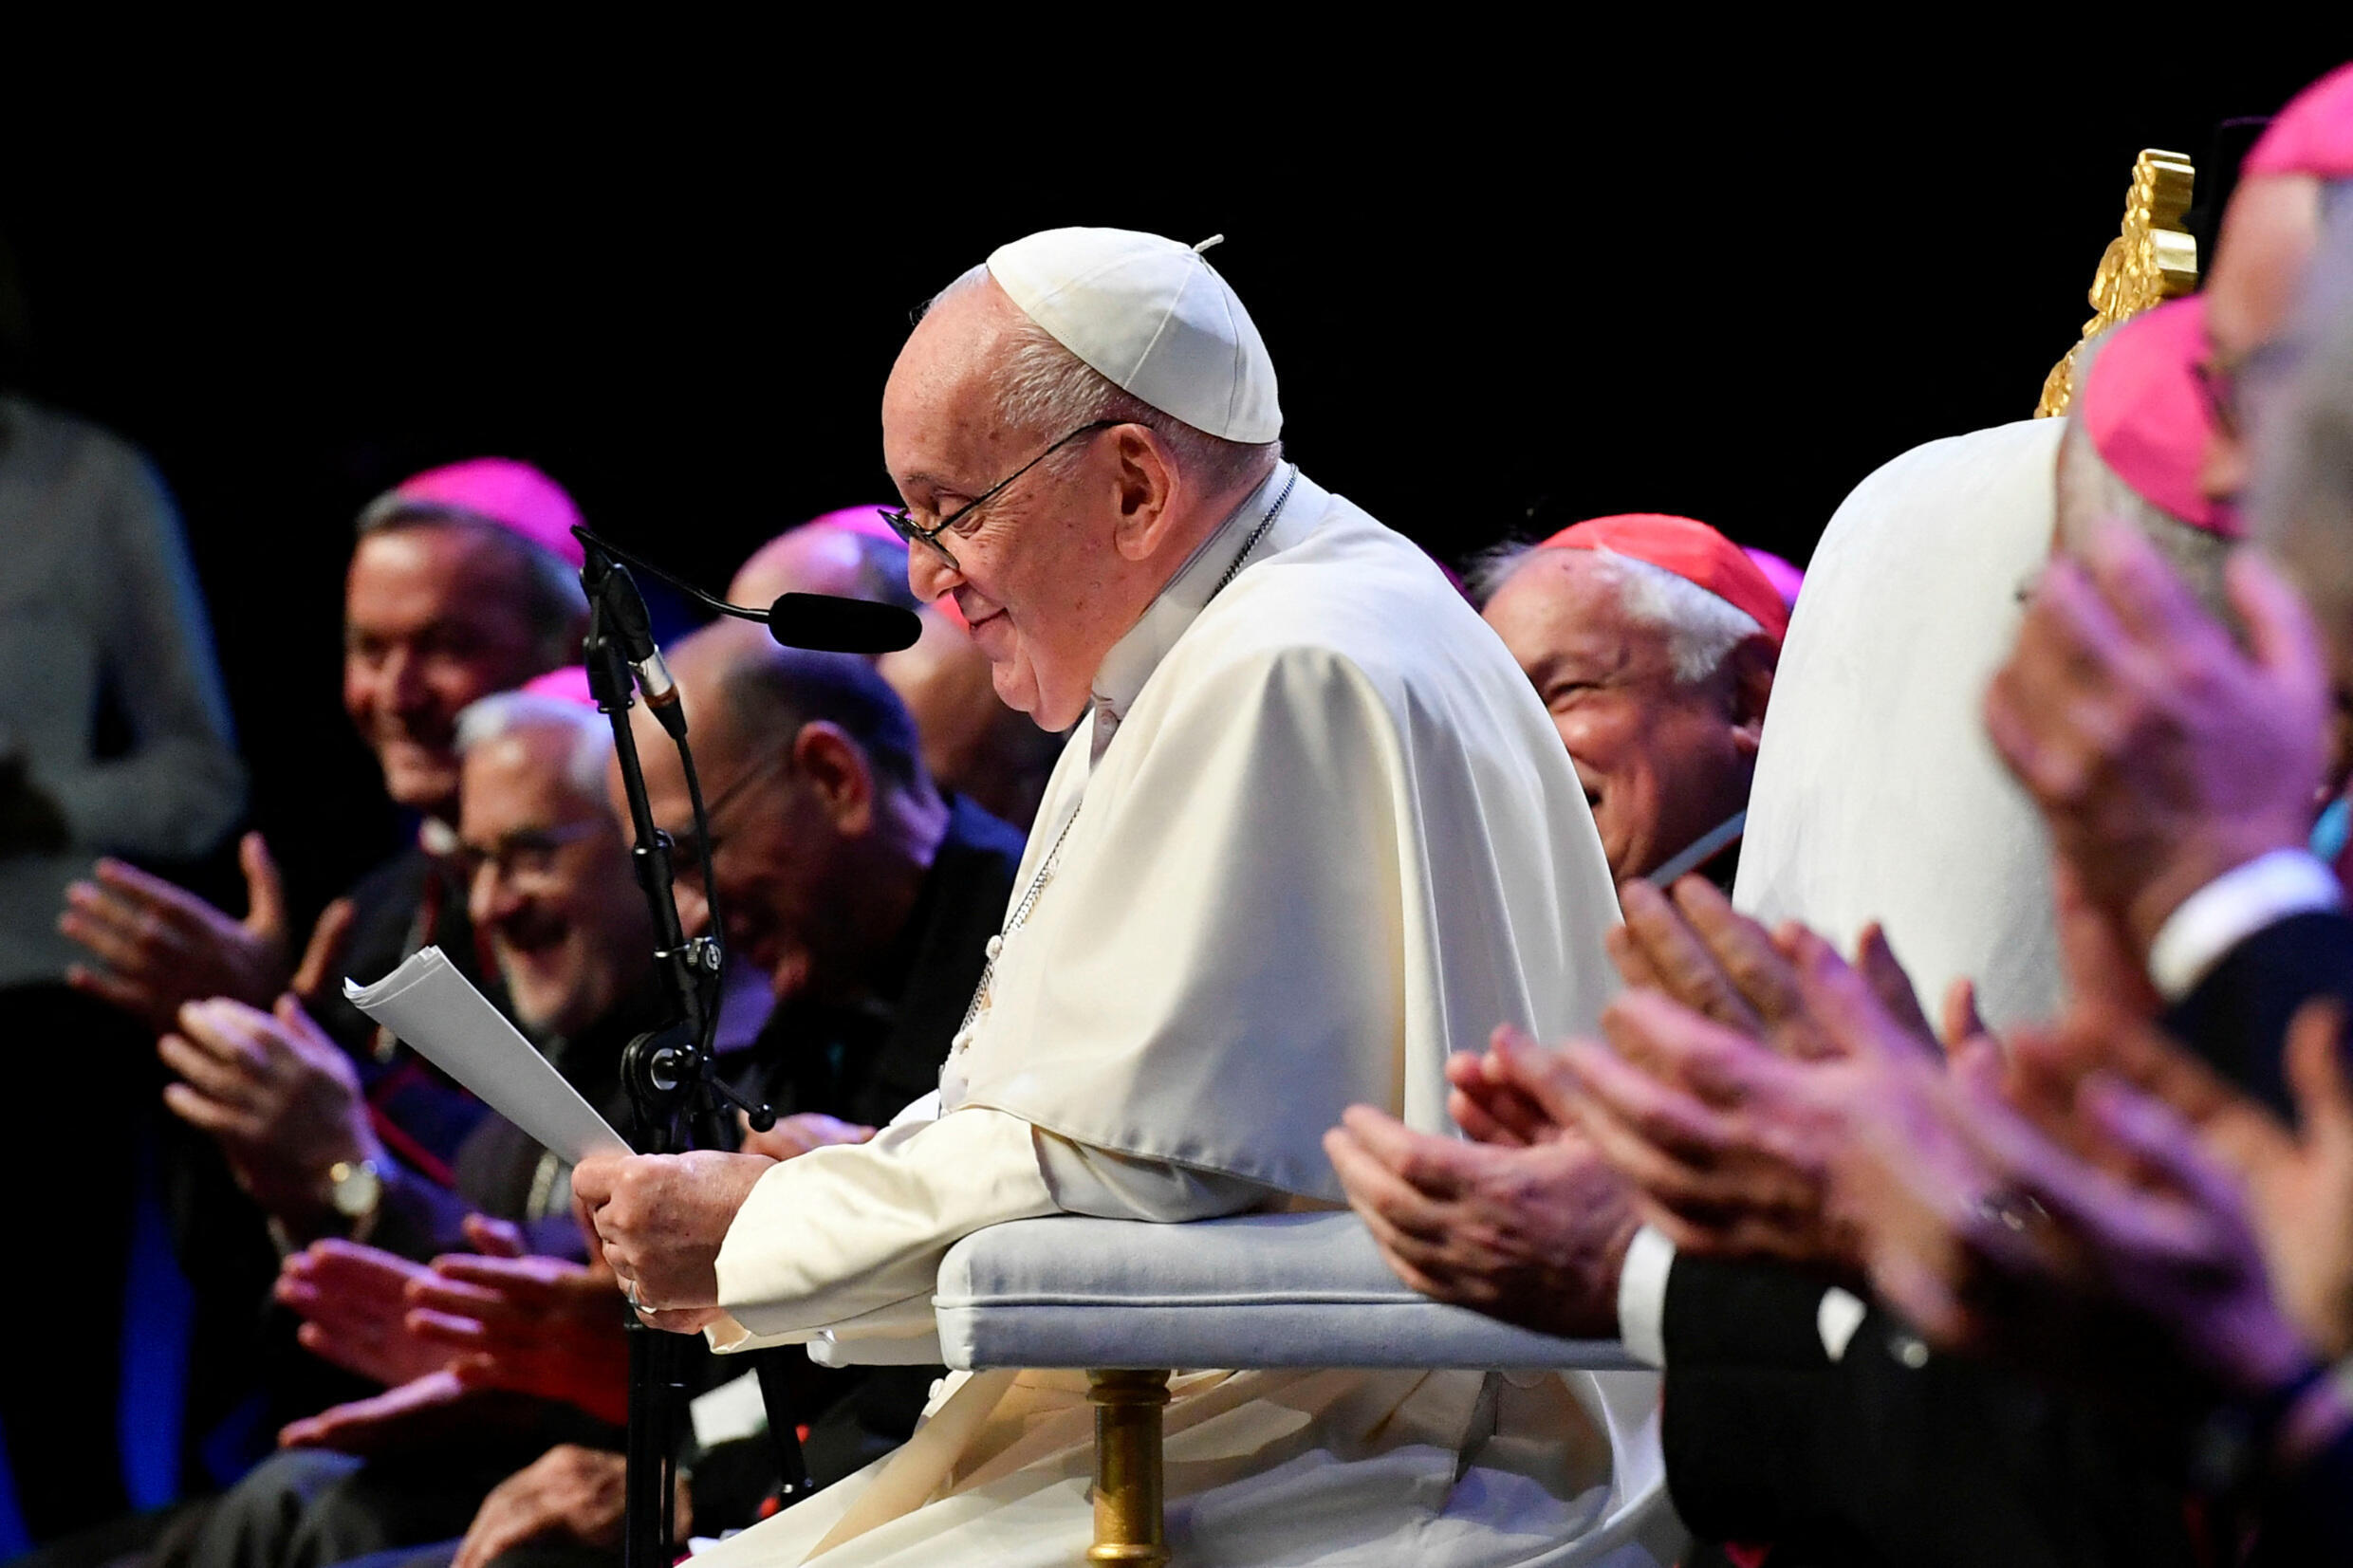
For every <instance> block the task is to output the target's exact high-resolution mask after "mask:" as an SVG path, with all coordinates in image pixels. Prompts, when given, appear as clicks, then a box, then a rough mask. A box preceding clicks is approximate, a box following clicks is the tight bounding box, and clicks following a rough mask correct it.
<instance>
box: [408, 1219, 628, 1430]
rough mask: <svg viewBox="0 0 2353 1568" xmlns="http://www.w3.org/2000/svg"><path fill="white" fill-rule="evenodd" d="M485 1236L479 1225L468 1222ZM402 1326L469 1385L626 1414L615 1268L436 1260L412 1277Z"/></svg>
mask: <svg viewBox="0 0 2353 1568" xmlns="http://www.w3.org/2000/svg"><path fill="white" fill-rule="evenodd" d="M467 1229H468V1232H469V1234H470V1235H472V1236H474V1237H475V1238H476V1240H477V1242H479V1241H480V1240H481V1239H482V1237H481V1234H480V1233H479V1232H477V1230H476V1227H475V1225H474V1224H473V1223H472V1222H471V1221H470V1222H469V1223H468V1227H467ZM404 1299H405V1302H406V1305H407V1307H408V1311H407V1314H406V1317H405V1326H406V1328H407V1330H408V1332H409V1333H410V1334H412V1335H414V1336H415V1337H417V1339H418V1340H419V1341H420V1342H422V1343H424V1344H427V1345H430V1346H433V1347H435V1349H437V1350H438V1351H439V1352H440V1353H441V1354H442V1355H444V1356H449V1357H451V1360H450V1368H451V1370H452V1371H453V1372H454V1374H456V1375H457V1378H458V1380H459V1381H460V1382H462V1383H464V1384H465V1385H466V1386H467V1387H469V1388H483V1389H505V1390H509V1391H511V1392H513V1393H528V1394H533V1395H536V1396H538V1397H540V1398H543V1399H557V1400H562V1401H563V1402H565V1403H566V1404H569V1405H573V1406H576V1407H578V1408H579V1409H581V1410H584V1411H587V1412H588V1413H589V1414H590V1415H593V1416H595V1417H597V1418H598V1419H599V1420H602V1421H610V1422H612V1423H613V1424H615V1425H616V1426H618V1425H621V1423H622V1422H625V1421H626V1420H628V1418H629V1344H628V1337H627V1331H626V1330H625V1329H624V1328H623V1326H622V1319H621V1311H620V1309H619V1307H618V1306H617V1305H616V1302H615V1286H614V1281H613V1275H612V1271H611V1270H610V1269H608V1268H605V1267H602V1260H601V1259H600V1260H599V1264H597V1265H592V1266H589V1267H583V1266H581V1265H580V1264H574V1263H567V1262H565V1260H564V1259H561V1258H547V1257H528V1258H516V1257H485V1256H473V1255H469V1254H466V1253H454V1254H452V1255H450V1256H448V1257H442V1258H435V1260H434V1262H433V1267H432V1268H430V1269H418V1270H417V1272H416V1274H415V1275H413V1276H411V1277H410V1279H409V1280H408V1281H407V1282H406V1291H405V1298H404Z"/></svg>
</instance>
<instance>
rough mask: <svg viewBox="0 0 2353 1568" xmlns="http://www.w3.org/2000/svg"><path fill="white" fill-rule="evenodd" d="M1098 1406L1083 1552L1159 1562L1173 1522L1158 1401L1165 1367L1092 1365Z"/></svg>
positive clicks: (1142, 1564) (1090, 1390)
mask: <svg viewBox="0 0 2353 1568" xmlns="http://www.w3.org/2000/svg"><path fill="white" fill-rule="evenodd" d="M1086 1397H1087V1399H1088V1401H1089V1402H1090V1403H1092V1404H1093V1405H1094V1407H1095V1544H1094V1545H1093V1546H1091V1547H1089V1548H1088V1549H1087V1553H1086V1560H1087V1561H1089V1562H1094V1563H1124V1564H1128V1565H1130V1568H1161V1565H1162V1564H1165V1563H1166V1562H1167V1561H1168V1558H1169V1551H1168V1527H1167V1524H1166V1522H1165V1520H1164V1519H1163V1517H1162V1511H1161V1507H1160V1407H1161V1406H1163V1405H1165V1404H1167V1403H1168V1374H1167V1373H1165V1372H1114V1371H1106V1370H1095V1371H1089V1372H1088V1373H1087V1374H1086Z"/></svg>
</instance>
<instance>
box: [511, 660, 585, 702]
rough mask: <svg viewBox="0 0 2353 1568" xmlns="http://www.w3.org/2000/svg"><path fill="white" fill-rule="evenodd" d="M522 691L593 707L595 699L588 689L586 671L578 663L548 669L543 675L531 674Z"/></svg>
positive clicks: (530, 694)
mask: <svg viewBox="0 0 2353 1568" xmlns="http://www.w3.org/2000/svg"><path fill="white" fill-rule="evenodd" d="M523 691H524V693H525V694H526V695H528V696H534V697H552V698H554V699H555V700H556V701H558V702H569V703H576V704H578V705H579V706H580V707H583V708H594V707H595V706H596V705H597V699H596V695H595V693H594V692H590V691H589V690H588V672H587V670H586V669H585V668H584V667H583V666H581V665H578V664H567V665H565V666H564V668H562V669H561V670H550V671H548V672H547V673H546V674H544V675H533V676H532V677H531V678H530V679H529V680H527V681H525V682H524V683H523Z"/></svg>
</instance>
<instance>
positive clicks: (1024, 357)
mask: <svg viewBox="0 0 2353 1568" xmlns="http://www.w3.org/2000/svg"><path fill="white" fill-rule="evenodd" d="M988 276H989V267H988V264H987V263H986V262H983V263H982V264H980V265H979V266H977V267H973V268H971V269H970V270H968V271H966V272H965V273H964V274H963V275H962V276H960V277H958V278H957V279H956V280H955V282H954V283H952V284H950V285H949V286H947V287H945V288H943V289H941V290H940V291H939V292H938V293H937V294H936V295H934V296H933V297H932V299H931V301H930V302H929V303H928V304H925V305H924V307H923V309H924V311H925V313H927V314H928V313H929V312H930V311H932V310H934V309H936V307H937V306H938V305H939V304H940V302H941V301H943V300H948V299H953V298H954V297H955V296H956V295H959V294H964V293H969V292H970V291H971V290H973V289H975V288H978V287H979V286H981V284H982V283H983V282H985V281H986V280H987V279H988ZM1014 314H1015V316H1016V317H1017V318H1018V324H1017V325H1016V326H1015V327H1014V328H1013V330H1012V340H1013V341H1012V346H1011V347H1010V350H1009V351H1008V352H1007V354H1006V356H1005V360H1004V362H1003V363H1002V364H1000V365H999V366H998V367H997V372H996V388H995V391H996V396H997V414H998V415H999V417H1001V418H1002V419H1003V420H1004V421H1005V422H1006V423H1007V424H1008V425H1010V426H1011V427H1012V428H1013V429H1015V430H1026V431H1030V432H1033V433H1034V434H1036V435H1037V438H1038V439H1039V440H1040V441H1053V440H1059V439H1060V438H1061V437H1063V436H1064V435H1066V434H1069V433H1070V432H1072V431H1074V430H1078V429H1080V428H1082V427H1083V426H1085V425H1090V424H1093V423H1094V422H1095V421H1097V420H1099V419H1110V420H1115V421H1117V422H1118V423H1120V424H1122V425H1142V426H1143V427H1145V428H1146V429H1148V430H1150V431H1151V432H1152V433H1153V434H1156V435H1158V437H1159V438H1160V439H1161V441H1162V442H1163V443H1165V444H1166V445H1167V447H1168V450H1169V452H1171V453H1172V454H1173V455H1174V456H1175V457H1176V459H1177V471H1178V472H1180V473H1182V474H1184V475H1185V476H1186V477H1187V478H1190V479H1197V480H1199V481H1200V482H1201V483H1202V484H1204V485H1206V486H1207V487H1208V488H1209V491H1210V493H1211V494H1213V495H1216V494H1222V493H1224V492H1225V491H1227V490H1229V489H1238V488H1240V487H1241V486H1242V485H1243V484H1244V483H1246V482H1255V481H1256V480H1258V479H1260V478H1262V477H1264V476H1265V474H1266V473H1267V472H1268V470H1270V469H1272V468H1273V467H1274V465H1275V464H1276V463H1277V462H1279V461H1281V459H1282V456H1283V443H1282V442H1281V441H1279V440H1277V441H1269V442H1265V443H1263V444H1260V445H1251V444H1249V443H1245V442H1241V441H1228V440H1226V439H1224V438H1223V437H1220V436H1215V435H1212V434H1209V432H1207V431H1205V430H1202V429H1200V428H1199V427H1197V426H1195V425H1189V424H1187V423H1185V422H1184V421H1183V420H1182V419H1179V418H1177V416H1176V415H1173V414H1167V413H1164V412H1162V411H1161V410H1159V409H1157V408H1154V407H1153V406H1152V405H1151V404H1150V403H1147V402H1145V401H1144V400H1143V399H1142V398H1140V397H1137V396H1136V395H1135V394H1133V393H1130V392H1126V391H1123V390H1121V388H1120V387H1119V386H1117V385H1116V384H1114V383H1113V381H1112V380H1111V378H1109V377H1107V376H1105V375H1103V374H1102V372H1101V371H1099V370H1097V369H1096V368H1095V367H1094V366H1092V365H1090V364H1088V363H1087V362H1086V361H1085V360H1082V359H1080V358H1079V357H1078V356H1077V355H1075V354H1073V353H1071V352H1070V350H1068V349H1067V348H1065V347H1064V346H1063V345H1062V343H1061V342H1060V341H1058V340H1057V339H1056V338H1055V337H1054V335H1053V334H1052V333H1050V332H1048V331H1047V330H1046V328H1044V327H1042V326H1040V325H1039V324H1038V323H1036V322H1034V321H1031V320H1030V319H1029V317H1028V314H1026V313H1024V312H1021V311H1016V312H1015V313H1014ZM1072 451H1073V449H1072V448H1069V447H1065V448H1064V449H1063V451H1062V452H1058V453H1056V454H1055V456H1056V458H1064V457H1066V456H1067V454H1070V453H1071V452H1072ZM1054 460H1055V459H1054V458H1049V459H1047V461H1048V463H1049V464H1050V463H1052V462H1053V461H1054Z"/></svg>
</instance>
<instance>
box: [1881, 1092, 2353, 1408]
mask: <svg viewBox="0 0 2353 1568" xmlns="http://www.w3.org/2000/svg"><path fill="white" fill-rule="evenodd" d="M1997 1072H1998V1066H1997V1064H1996V1063H1995V1062H1993V1061H1992V1058H1991V1056H1990V1055H1988V1056H1986V1057H1984V1058H1982V1059H1980V1060H1979V1061H1976V1062H1974V1063H1973V1064H1971V1066H1970V1067H1969V1068H1968V1069H1967V1070H1965V1071H1963V1072H1961V1073H1960V1074H1958V1075H1956V1090H1957V1093H1956V1096H1955V1101H1956V1104H1957V1105H1958V1107H1959V1119H1960V1123H1961V1125H1962V1126H1963V1127H1964V1128H1965V1130H1966V1133H1967V1137H1968V1144H1969V1154H1970V1158H1969V1159H1968V1160H1966V1161H1962V1162H1958V1163H1955V1164H1953V1165H1947V1166H1944V1167H1942V1168H1933V1167H1929V1166H1926V1165H1923V1164H1922V1163H1920V1162H1907V1161H1891V1162H1888V1163H1886V1164H1885V1165H1884V1166H1883V1167H1882V1168H1881V1170H1880V1171H1878V1172H1877V1179H1875V1180H1871V1181H1865V1182H1858V1183H1857V1185H1856V1187H1855V1189H1854V1191H1853V1194H1852V1196H1853V1204H1854V1208H1853V1211H1854V1212H1855V1214H1856V1216H1857V1219H1858V1223H1859V1227H1860V1228H1861V1230H1862V1234H1863V1236H1864V1238H1865V1240H1864V1249H1865V1251H1866V1253H1867V1254H1868V1257H1869V1260H1870V1273H1871V1280H1872V1282H1873V1284H1874V1285H1875V1286H1876V1287H1877V1289H1878V1290H1879V1292H1880V1294H1881V1297H1882V1299H1884V1300H1885V1301H1888V1302H1889V1303H1890V1304H1891V1305H1893V1306H1894V1307H1895V1308H1896V1309H1897V1310H1898V1311H1899V1312H1901V1313H1903V1314H1904V1315H1905V1316H1906V1317H1907V1318H1909V1319H1911V1320H1912V1321H1913V1322H1914V1323H1915V1324H1916V1325H1917V1326H1918V1328H1919V1330H1920V1331H1921V1333H1922V1334H1924V1335H1926V1336H1927V1337H1929V1338H1930V1339H1931V1340H1933V1341H1935V1342H1936V1343H1937V1344H1940V1345H1943V1346H1946V1347H1948V1348H1953V1349H1960V1350H1966V1351H1971V1352H1974V1353H1978V1354H1988V1355H1994V1356H2002V1357H2004V1358H2006V1359H2010V1360H2014V1361H2018V1362H2021V1363H2024V1364H2026V1365H2028V1366H2029V1367H2032V1368H2033V1369H2035V1370H2037V1371H2039V1372H2042V1373H2044V1374H2050V1375H2057V1376H2061V1377H2064V1378H2068V1379H2071V1380H2078V1381H2084V1382H2087V1383H2089V1384H2090V1385H2092V1386H2093V1387H2095V1388H2099V1389H2101V1390H2103V1391H2104V1392H2106V1393H2110V1394H2112V1395H2116V1396H2119V1397H2121V1398H2124V1399H2127V1400H2133V1401H2143V1400H2147V1399H2150V1398H2158V1399H2162V1398H2164V1397H2165V1396H2166V1395H2167V1394H2169V1393H2173V1392H2175V1389H2174V1387H2173V1384H2174V1382H2175V1379H2173V1378H2172V1377H2171V1376H2170V1375H2169V1369H2174V1368H2177V1367H2186V1368H2188V1369H2189V1371H2190V1373H2191V1374H2192V1375H2191V1377H2190V1378H2188V1379H2186V1381H2189V1382H2191V1383H2192V1385H2193V1388H2194V1391H2195V1390H2196V1389H2198V1388H2203V1389H2208V1390H2213V1389H2218V1390H2219V1391H2220V1392H2221V1393H2226V1394H2232V1395H2238V1396H2242V1397H2243V1396H2248V1395H2251V1394H2255V1393H2261V1392H2264V1391H2266V1390H2269V1389H2270V1388H2273V1387H2276V1386H2277V1385H2278V1384H2280V1383H2281V1382H2284V1381H2285V1380H2286V1379H2287V1378H2288V1377H2289V1376H2291V1375H2292V1374H2294V1373H2295V1372H2296V1371H2297V1369H2298V1368H2299V1367H2301V1366H2303V1365H2304V1364H2305V1363H2306V1362H2307V1359H2308V1358H2309V1356H2310V1354H2311V1353H2310V1351H2309V1349H2308V1348H2307V1345H2306V1343H2305V1342H2304V1340H2303V1338H2302V1337H2301V1336H2300V1335H2298V1333H2297V1332H2296V1329H2295V1327H2294V1325H2293V1324H2292V1323H2291V1322H2289V1321H2288V1318H2287V1316H2286V1314H2285V1313H2284V1312H2283V1311H2282V1309H2281V1308H2280V1306H2279V1304H2278V1302H2277V1301H2276V1299H2275V1298H2274V1297H2273V1295H2272V1293H2271V1290H2270V1283H2269V1281H2268V1280H2267V1278H2266V1276H2265V1272H2264V1264H2263V1257H2262V1253H2261V1250H2260V1247H2259V1245H2258V1243H2257V1241H2256V1238H2255V1235H2254V1232H2253V1229H2252V1227H2251V1223H2250V1220H2249V1216H2248V1213H2247V1209H2246V1205H2245V1200H2244V1198H2243V1196H2242V1195H2241V1193H2240V1192H2239V1190H2238V1188H2237V1186H2236V1184H2235V1183H2234V1182H2233V1179H2232V1177H2231V1175H2230V1173H2229V1172H2228V1171H2225V1170H2223V1169H2222V1167H2221V1166H2220V1165H2219V1164H2217V1163H2216V1162H2215V1161H2214V1160H2213V1159H2211V1158H2210V1157H2209V1156H2208V1155H2207V1154H2206V1153H2205V1152H2204V1151H2203V1150H2202V1149H2200V1148H2199V1146H2198V1141H2197V1139H2196V1136H2195V1135H2194V1134H2192V1131H2191V1129H2190V1126H2189V1124H2188V1123H2186V1122H2185V1121H2183V1120H2182V1119H2181V1118H2180V1117H2179V1116H2177V1115H2176V1114H2175V1113H2174V1112H2173V1111H2172V1110H2171V1108H2169V1107H2168V1106H2166V1105H2165V1104H2164V1103H2163V1102H2162V1101H2160V1100H2158V1099H2156V1098H2151V1097H2148V1096H2145V1095H2142V1094H2140V1092H2139V1091H2137V1090H2134V1089H2132V1088H2130V1087H2128V1086H2126V1085H2125V1084H2124V1083H2123V1082H2122V1081H2121V1079H2115V1078H2112V1077H2108V1076H2105V1075H2100V1076H2095V1077H2094V1078H2091V1079H2086V1080H2085V1081H2084V1084H2083V1086H2082V1088H2081V1090H2080V1092H2079V1093H2078V1095H2077V1097H2076V1100H2075V1109H2074V1116H2075V1125H2074V1126H2073V1127H2072V1128H2071V1129H2070V1130H2069V1136H2068V1139H2067V1140H2066V1142H2067V1143H2076V1144H2080V1145H2085V1146H2099V1147H2100V1148H2101V1149H2102V1151H2103V1160H2102V1164H2104V1165H2108V1166H2112V1167H2115V1168H2117V1169H2121V1170H2129V1171H2132V1172H2133V1176H2132V1179H2130V1180H2127V1179H2124V1178H2122V1177H2120V1176H2119V1175H2116V1174H2113V1173H2112V1172H2111V1171H2110V1170H2106V1169H2103V1168H2102V1164H2094V1163H2092V1162H2091V1161H2088V1160H2086V1159H2084V1158H2082V1157H2079V1156H2078V1155H2077V1154H2076V1153H2073V1152H2072V1151H2071V1150H2070V1149H2069V1148H2068V1147H2067V1146H2066V1143H2063V1142H2062V1141H2060V1140H2058V1139H2054V1138H2052V1137H2049V1136H2047V1135H2046V1134H2045V1133H2044V1132H2043V1131H2041V1130H2040V1129H2038V1128H2037V1127H2036V1126H2035V1125H2034V1124H2033V1123H2032V1122H2031V1121H2030V1120H2029V1118H2027V1117H2026V1116H2021V1115H2019V1114H2018V1113H2017V1112H2016V1111H2015V1110H2014V1109H2013V1108H2012V1107H2011V1106H2010V1105H2009V1104H2008V1103H2006V1102H2005V1100H2004V1099H2003V1098H2002V1097H2001V1095H2000V1093H1999V1092H1998V1089H1997V1087H1996V1079H1997ZM1878 1147H1879V1148H1880V1149H1881V1152H1884V1150H1885V1148H1886V1146H1885V1145H1884V1144H1881V1145H1879V1146H1878ZM1923 1175H1927V1176H1929V1177H1930V1178H1931V1179H1929V1180H1926V1181H1923V1180H1921V1179H1920V1178H1921V1177H1922V1176H1923ZM2199 1396H2200V1397H2210V1396H2211V1395H2210V1393H2209V1394H2201V1395H2199Z"/></svg>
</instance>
